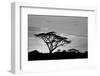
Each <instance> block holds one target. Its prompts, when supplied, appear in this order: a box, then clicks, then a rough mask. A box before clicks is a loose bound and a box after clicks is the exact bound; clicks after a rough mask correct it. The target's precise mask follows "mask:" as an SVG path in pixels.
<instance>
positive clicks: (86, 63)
mask: <svg viewBox="0 0 100 76" xmlns="http://www.w3.org/2000/svg"><path fill="white" fill-rule="evenodd" d="M38 11H39V12H38ZM49 12H50V13H49ZM58 12H59V13H58ZM95 12H96V10H95V9H94V8H93V9H91V8H79V7H78V8H77V7H69V6H68V8H52V7H51V8H48V7H34V6H33V4H28V3H12V61H11V62H12V69H11V71H12V72H13V73H24V72H42V71H54V70H59V69H60V70H62V69H65V70H66V69H68V68H69V69H70V68H75V67H76V68H77V67H80V68H81V67H91V66H93V65H94V64H93V59H94V57H93V51H94V50H95V48H93V47H94V45H92V44H91V41H92V43H95V42H93V40H94V39H95V26H94V25H95ZM65 13H66V14H65ZM27 14H39V15H41V14H42V15H61V16H62V15H63V16H66V15H68V16H72V15H73V16H87V17H88V18H89V24H88V25H89V26H88V28H90V29H88V33H89V39H88V40H89V47H92V48H89V50H91V53H89V59H88V60H87V59H84V60H81V59H79V60H67V61H66V60H58V61H56V60H53V61H42V62H41V61H38V62H32V63H30V62H27V61H26V60H27V54H26V53H27V52H26V51H27V50H26V49H27ZM23 23H24V24H23ZM23 50H24V51H23ZM66 64H67V66H66V67H65V65H66ZM33 65H34V66H33ZM62 65H63V66H62ZM70 65H71V66H70ZM32 66H33V67H32Z"/></svg>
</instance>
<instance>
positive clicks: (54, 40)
mask: <svg viewBox="0 0 100 76" xmlns="http://www.w3.org/2000/svg"><path fill="white" fill-rule="evenodd" d="M35 36H36V37H39V38H41V39H42V40H43V41H44V42H45V43H46V45H47V47H48V49H49V51H50V53H52V52H53V50H55V49H56V48H57V47H60V46H63V45H65V44H69V43H71V41H68V40H67V39H68V38H66V37H62V36H59V35H57V34H56V32H48V33H39V34H35Z"/></svg>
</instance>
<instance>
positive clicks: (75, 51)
mask: <svg viewBox="0 0 100 76" xmlns="http://www.w3.org/2000/svg"><path fill="white" fill-rule="evenodd" d="M68 51H69V52H74V53H78V52H79V50H77V49H74V48H72V49H69V50H68Z"/></svg>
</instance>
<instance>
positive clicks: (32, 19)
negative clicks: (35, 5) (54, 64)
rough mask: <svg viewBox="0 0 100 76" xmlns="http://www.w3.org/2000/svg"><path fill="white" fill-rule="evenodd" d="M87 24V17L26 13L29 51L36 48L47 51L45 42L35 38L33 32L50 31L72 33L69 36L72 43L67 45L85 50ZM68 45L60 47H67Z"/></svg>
mask: <svg viewBox="0 0 100 76" xmlns="http://www.w3.org/2000/svg"><path fill="white" fill-rule="evenodd" d="M87 26H88V18H87V17H75V16H74V17H73V16H43V15H28V37H29V39H28V40H29V46H28V47H29V51H30V50H34V49H38V50H41V52H47V50H48V48H47V47H46V45H45V43H44V42H42V40H41V39H39V38H35V37H34V36H33V34H35V33H38V32H50V31H55V32H57V34H59V35H60V34H64V35H73V36H71V37H70V39H72V40H73V43H72V44H70V45H68V46H70V47H71V48H72V47H74V48H78V49H81V51H87V36H86V35H87V34H88V33H87V31H88V30H87V29H88V28H87ZM84 36H85V37H84ZM44 45H45V46H44ZM43 46H44V47H43ZM68 46H66V47H65V46H64V47H60V48H62V49H64V48H66V49H67V48H69V47H68Z"/></svg>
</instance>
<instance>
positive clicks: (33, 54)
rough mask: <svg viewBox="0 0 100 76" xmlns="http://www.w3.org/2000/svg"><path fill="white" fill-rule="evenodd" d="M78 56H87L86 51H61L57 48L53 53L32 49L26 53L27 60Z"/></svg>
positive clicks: (77, 57)
mask: <svg viewBox="0 0 100 76" xmlns="http://www.w3.org/2000/svg"><path fill="white" fill-rule="evenodd" d="M80 58H88V52H87V51H85V52H84V53H81V52H79V50H77V49H73V48H72V49H69V50H68V51H66V50H63V51H61V50H60V49H58V50H57V51H56V52H54V53H40V52H38V50H33V51H31V52H29V53H28V60H29V61H33V60H54V59H55V60H56V59H80Z"/></svg>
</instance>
